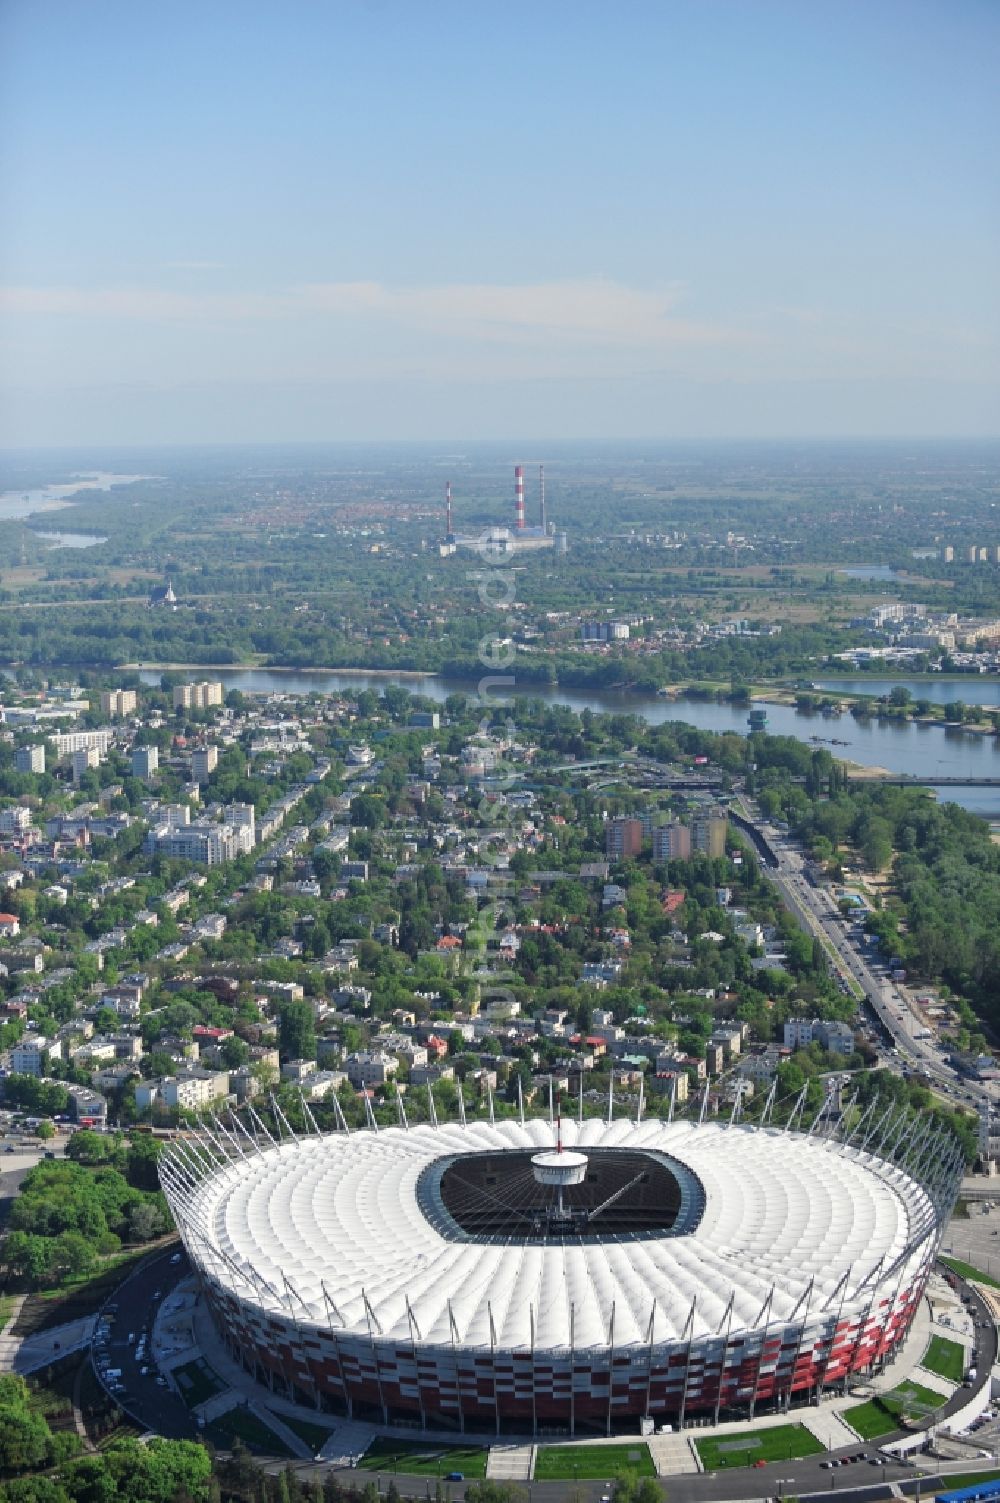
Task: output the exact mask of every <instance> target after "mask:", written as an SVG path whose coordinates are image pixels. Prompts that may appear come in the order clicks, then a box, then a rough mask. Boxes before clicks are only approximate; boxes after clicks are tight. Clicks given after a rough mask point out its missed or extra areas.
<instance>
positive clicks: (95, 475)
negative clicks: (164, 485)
mask: <svg viewBox="0 0 1000 1503" xmlns="http://www.w3.org/2000/svg"><path fill="white" fill-rule="evenodd" d="M156 478H157V477H156V476H155V475H115V474H112V473H111V472H110V471H107V470H99V471H88V473H87V474H85V475H75V476H73V478H72V479H71V480H69V481H67V482H66V483H65V484H62V485H39V486H35V487H33V488H29V489H28V490H9V491H0V521H3V522H9V521H11V520H13V519H15V518H18V517H31V516H34V515H35V513H36V512H42V511H58V510H60V509H61V508H62V507H64V506H72V504H73V502H72V497H74V496H78V495H79V494H80V492H81V491H109V490H111V488H112V486H115V485H133V484H134V483H135V482H136V481H137V480H155V479H156Z"/></svg>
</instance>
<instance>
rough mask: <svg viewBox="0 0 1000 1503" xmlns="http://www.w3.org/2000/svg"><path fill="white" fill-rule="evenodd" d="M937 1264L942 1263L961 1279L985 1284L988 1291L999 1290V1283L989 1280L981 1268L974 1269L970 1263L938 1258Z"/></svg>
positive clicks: (988, 1276)
mask: <svg viewBox="0 0 1000 1503" xmlns="http://www.w3.org/2000/svg"><path fill="white" fill-rule="evenodd" d="M938 1262H939V1263H944V1264H946V1266H947V1267H948V1268H950V1269H951V1271H952V1272H953V1273H957V1274H958V1276H959V1278H961V1279H972V1280H973V1281H974V1282H975V1283H977V1284H986V1285H987V1287H988V1288H990V1289H1000V1283H998V1282H997V1280H996V1279H994V1278H991V1277H990V1275H989V1274H988V1273H983V1270H982V1269H981V1268H974V1267H973V1266H972V1264H971V1263H963V1262H962V1260H961V1258H946V1257H944V1256H942V1257H939V1258H938Z"/></svg>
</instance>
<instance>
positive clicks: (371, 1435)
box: [319, 1415, 377, 1466]
mask: <svg viewBox="0 0 1000 1503" xmlns="http://www.w3.org/2000/svg"><path fill="white" fill-rule="evenodd" d="M323 1423H324V1424H328V1423H332V1424H333V1432H332V1434H331V1436H330V1439H329V1440H328V1441H327V1442H326V1444H325V1445H324V1446H323V1447H322V1449H321V1450H320V1453H319V1459H320V1461H329V1462H330V1463H331V1465H333V1466H353V1465H354V1463H355V1462H356V1461H358V1460H359V1459H360V1458H361V1457H362V1456H363V1455H364V1454H365V1452H366V1451H367V1449H368V1447H369V1446H370V1445H371V1443H372V1441H373V1440H374V1439H375V1436H376V1434H377V1431H376V1429H375V1426H374V1425H360V1424H358V1422H357V1421H356V1420H336V1421H330V1420H329V1418H328V1416H326V1415H324V1417H323Z"/></svg>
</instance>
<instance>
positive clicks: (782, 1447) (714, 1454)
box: [695, 1425, 826, 1472]
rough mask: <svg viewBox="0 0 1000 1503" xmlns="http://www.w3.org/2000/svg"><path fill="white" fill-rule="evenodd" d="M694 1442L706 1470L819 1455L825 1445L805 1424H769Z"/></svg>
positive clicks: (713, 1470)
mask: <svg viewBox="0 0 1000 1503" xmlns="http://www.w3.org/2000/svg"><path fill="white" fill-rule="evenodd" d="M695 1445H696V1446H697V1448H698V1455H699V1456H700V1457H701V1463H702V1466H703V1467H704V1468H705V1470H706V1472H720V1471H723V1470H725V1468H727V1467H738V1466H753V1464H754V1462H755V1461H796V1460H798V1459H799V1457H801V1456H818V1455H819V1453H820V1452H821V1451H824V1450H825V1449H826V1447H825V1446H824V1445H823V1444H822V1442H821V1441H818V1440H817V1439H816V1437H815V1435H813V1434H812V1433H811V1432H810V1431H809V1430H807V1429H806V1427H805V1425H771V1426H770V1427H769V1428H768V1429H766V1430H745V1431H743V1432H742V1433H739V1434H736V1435H719V1436H713V1437H712V1438H711V1439H705V1440H696V1441H695Z"/></svg>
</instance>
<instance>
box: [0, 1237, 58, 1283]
mask: <svg viewBox="0 0 1000 1503" xmlns="http://www.w3.org/2000/svg"><path fill="white" fill-rule="evenodd" d="M4 1259H5V1261H6V1263H7V1264H8V1266H9V1267H10V1268H13V1270H14V1272H15V1273H19V1274H21V1275H22V1276H23V1277H24V1278H26V1279H27V1280H28V1281H29V1283H31V1284H41V1283H44V1281H45V1280H46V1279H47V1278H48V1276H49V1266H50V1248H49V1241H48V1238H46V1237H38V1236H35V1235H34V1234H33V1233H31V1232H21V1231H13V1232H11V1233H10V1235H9V1236H8V1238H7V1241H6V1242H5V1244H4Z"/></svg>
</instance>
